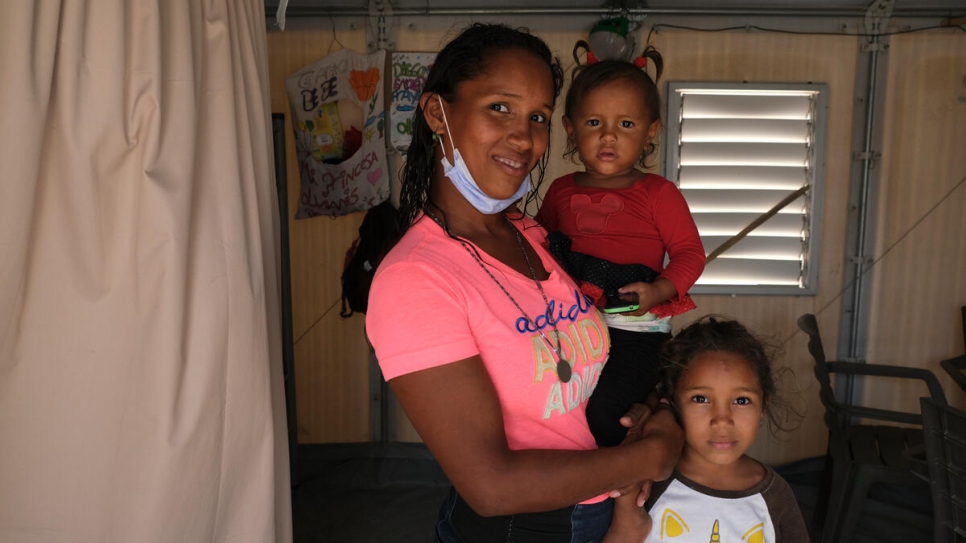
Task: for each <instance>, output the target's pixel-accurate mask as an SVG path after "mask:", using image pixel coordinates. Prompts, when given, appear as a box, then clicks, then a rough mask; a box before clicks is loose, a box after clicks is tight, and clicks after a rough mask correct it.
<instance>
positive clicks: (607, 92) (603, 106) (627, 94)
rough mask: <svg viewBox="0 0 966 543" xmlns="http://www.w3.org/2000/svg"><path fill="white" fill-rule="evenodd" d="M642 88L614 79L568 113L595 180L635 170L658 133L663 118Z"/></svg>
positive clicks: (567, 126) (569, 124) (569, 131)
mask: <svg viewBox="0 0 966 543" xmlns="http://www.w3.org/2000/svg"><path fill="white" fill-rule="evenodd" d="M642 92H643V91H642V90H641V89H639V88H637V87H636V86H635V85H634V84H633V83H631V82H630V81H627V80H623V79H619V80H616V81H611V82H610V83H607V84H604V85H601V86H599V87H597V88H596V89H594V90H592V91H590V92H588V93H587V94H585V95H584V99H583V101H582V102H581V103H580V104H579V105H578V106H577V108H576V110H575V111H574V112H573V115H572V116H571V117H564V119H563V124H564V129H565V130H566V131H567V135H568V136H569V137H570V138H571V140H572V141H573V142H574V145H575V146H576V147H577V153H578V154H579V155H580V160H581V162H583V163H584V170H585V171H586V173H587V175H588V176H589V177H590V180H591V181H593V180H608V179H611V178H620V177H622V176H628V175H632V174H634V172H635V168H636V167H637V164H638V162H639V161H640V159H641V154H642V153H643V152H644V150H645V148H647V145H648V144H649V143H651V140H653V139H654V136H655V135H656V134H657V131H658V129H659V128H660V126H661V121H660V120H659V119H658V120H654V119H651V118H650V115H648V113H647V110H646V108H645V104H644V97H643V96H641V93H642ZM635 177H636V176H635Z"/></svg>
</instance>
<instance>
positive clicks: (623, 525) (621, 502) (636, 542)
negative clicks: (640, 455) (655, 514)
mask: <svg viewBox="0 0 966 543" xmlns="http://www.w3.org/2000/svg"><path fill="white" fill-rule="evenodd" d="M636 488H637V487H636V486H635V487H631V488H630V489H629V490H631V491H633V490H634V489H636ZM650 490H651V482H650V481H645V482H644V484H643V485H642V486H641V494H644V499H645V500H646V499H647V494H649V493H650ZM612 497H614V496H612ZM614 498H615V499H614V516H613V518H612V520H611V523H610V528H609V529H608V530H607V534H606V535H605V536H604V539H603V543H625V542H627V543H631V542H633V543H641V542H643V541H644V540H645V539H647V537H648V535H650V533H651V525H652V524H653V523H652V521H651V515H649V514H648V513H647V511H645V510H644V509H642V507H641V506H642V505H643V504H644V501H642V500H640V499H637V500H635V499H634V494H633V492H628V493H625V494H624V495H622V496H619V497H614Z"/></svg>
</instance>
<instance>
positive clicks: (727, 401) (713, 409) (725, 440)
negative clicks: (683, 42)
mask: <svg viewBox="0 0 966 543" xmlns="http://www.w3.org/2000/svg"><path fill="white" fill-rule="evenodd" d="M675 396H676V398H677V403H678V410H679V412H680V414H681V424H682V426H684V435H685V447H684V454H685V455H686V456H689V457H690V460H693V461H694V462H696V463H698V464H703V465H711V464H713V465H718V466H722V465H726V464H731V463H733V462H736V461H737V460H738V459H740V458H741V456H742V455H743V454H744V453H745V451H746V450H748V447H750V446H751V444H752V443H753V442H754V441H755V437H756V436H757V435H758V428H759V425H760V423H761V420H762V409H763V405H762V391H761V385H760V384H759V382H758V377H757V375H756V373H755V369H754V367H753V366H752V363H751V362H750V361H748V360H747V359H746V358H745V357H743V356H740V355H737V354H735V353H732V352H718V351H706V352H703V353H701V354H699V355H698V356H696V357H694V358H693V359H692V360H691V362H690V363H689V364H688V367H687V369H685V370H684V372H683V373H682V374H681V377H680V378H679V379H678V384H677V390H676V391H675Z"/></svg>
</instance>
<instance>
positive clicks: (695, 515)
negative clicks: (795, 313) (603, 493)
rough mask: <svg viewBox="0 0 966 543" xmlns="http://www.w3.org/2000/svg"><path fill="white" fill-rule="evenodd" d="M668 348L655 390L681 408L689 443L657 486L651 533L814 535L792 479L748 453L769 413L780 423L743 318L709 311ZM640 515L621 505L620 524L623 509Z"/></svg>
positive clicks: (726, 537) (804, 539) (772, 538)
mask: <svg viewBox="0 0 966 543" xmlns="http://www.w3.org/2000/svg"><path fill="white" fill-rule="evenodd" d="M661 354H662V360H661V366H660V370H659V382H658V393H659V394H660V395H661V396H662V397H664V398H667V399H668V400H670V402H671V405H672V408H673V409H674V411H675V412H676V414H677V415H678V418H679V420H680V422H681V425H682V426H683V427H684V435H685V444H684V452H683V453H682V455H681V460H680V461H679V462H678V464H677V466H676V467H675V472H674V475H673V476H672V477H671V478H670V479H669V480H667V481H662V482H659V483H654V486H653V488H652V489H651V495H650V497H649V498H648V501H647V504H646V507H647V509H648V510H649V511H650V516H651V519H652V520H653V525H652V528H651V532H650V536H649V537H648V538H647V542H648V543H656V542H660V541H674V542H681V543H687V542H701V543H707V542H708V541H714V542H717V541H721V542H727V541H735V542H748V543H753V542H758V543H765V542H777V541H780V542H782V543H799V542H801V543H808V541H809V538H808V530H807V528H806V526H805V520H804V519H803V518H802V513H801V510H800V509H799V506H798V502H797V501H796V500H795V496H794V494H793V493H792V490H791V487H789V486H788V483H787V482H785V480H784V479H782V478H781V476H779V475H778V474H776V473H775V471H774V470H773V469H772V468H770V467H768V466H766V465H764V464H762V463H760V462H758V461H757V460H755V459H753V458H751V457H749V456H748V455H746V454H745V451H746V450H748V447H750V446H751V444H752V443H753V442H754V441H755V437H756V436H757V435H758V428H759V426H760V425H761V424H762V422H763V421H764V419H765V417H766V416H767V417H768V420H769V422H770V423H771V424H772V425H773V427H775V428H780V427H781V422H780V420H779V417H777V416H776V412H777V409H776V408H777V407H779V406H780V405H781V404H780V401H779V399H778V398H777V397H776V395H775V380H774V377H773V376H772V372H771V362H770V360H769V357H768V355H767V354H766V352H765V348H764V347H763V346H762V344H761V342H760V341H759V340H758V339H756V338H755V337H754V336H753V335H752V334H751V333H750V332H749V331H748V330H747V329H746V328H745V327H744V326H742V325H741V324H739V323H738V322H735V321H733V320H727V319H723V318H714V317H704V318H702V319H700V320H698V321H697V322H695V323H694V324H692V325H690V326H688V327H687V328H685V329H684V330H682V331H681V332H680V333H679V334H678V335H677V336H675V337H674V339H672V340H671V341H669V342H668V343H666V344H665V345H664V348H663V350H662V353H661ZM789 413H791V411H789ZM638 514H639V513H638V511H636V510H634V509H633V507H621V506H620V505H618V507H617V509H616V510H615V528H616V527H617V526H622V525H623V524H622V523H620V522H617V519H618V517H622V516H623V517H625V518H626V517H629V518H631V519H632V520H637V515H638ZM638 541H639V539H638Z"/></svg>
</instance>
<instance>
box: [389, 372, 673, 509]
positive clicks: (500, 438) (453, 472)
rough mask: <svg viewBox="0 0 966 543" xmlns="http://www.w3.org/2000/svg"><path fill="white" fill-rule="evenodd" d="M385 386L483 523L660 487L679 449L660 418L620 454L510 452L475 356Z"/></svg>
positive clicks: (635, 432) (669, 424)
mask: <svg viewBox="0 0 966 543" xmlns="http://www.w3.org/2000/svg"><path fill="white" fill-rule="evenodd" d="M389 384H390V386H391V387H392V389H393V392H394V393H395V394H396V396H397V398H398V399H399V402H400V404H401V405H402V407H403V409H404V410H405V411H406V414H407V415H408V416H409V419H410V420H411V421H412V423H413V426H414V427H415V428H416V431H417V432H418V433H419V435H420V436H421V437H422V439H423V441H424V442H425V443H426V446H427V447H428V448H429V450H430V451H431V452H432V453H433V455H434V456H435V457H436V459H437V461H438V462H439V463H440V466H441V467H442V469H443V471H444V472H445V473H446V475H447V476H448V477H449V479H450V482H452V484H453V486H455V487H456V489H457V491H459V493H460V495H461V496H462V497H463V498H464V499H465V500H466V501H467V503H469V505H470V506H471V507H472V508H473V509H474V510H475V511H476V512H477V513H479V514H480V515H483V516H493V515H505V514H516V513H525V512H535V511H547V510H551V509H556V508H560V507H565V506H569V505H573V504H575V503H578V502H580V501H583V500H586V499H589V498H592V497H594V496H597V495H600V494H603V493H607V492H610V491H612V490H616V489H620V488H624V487H627V486H629V485H635V484H636V485H640V484H642V483H643V482H644V481H646V480H660V479H664V478H666V477H667V476H668V475H670V473H671V470H672V468H673V466H674V463H675V462H676V461H677V458H678V456H679V455H680V452H681V447H682V445H683V433H682V431H681V429H680V427H679V426H678V425H677V423H676V422H675V421H674V418H673V416H672V415H671V414H670V412H665V410H660V411H658V412H657V413H655V414H654V415H653V416H651V417H649V418H648V419H647V420H646V422H644V423H643V424H641V425H639V426H637V427H635V428H632V429H631V430H630V432H629V433H630V434H631V437H630V439H629V440H628V442H626V443H625V444H623V445H621V446H618V447H611V448H606V449H600V450H591V451H568V450H519V451H513V450H510V448H509V446H508V445H507V438H506V433H505V432H504V427H503V416H502V412H501V409H500V404H499V401H498V399H497V395H496V391H495V389H494V387H493V385H492V384H491V381H490V377H489V375H488V374H487V372H486V370H485V368H484V366H483V363H482V361H481V360H480V358H479V357H478V356H474V357H471V358H467V359H464V360H460V361H457V362H453V363H450V364H445V365H442V366H437V367H433V368H429V369H425V370H420V371H417V372H413V373H408V374H405V375H401V376H399V377H395V378H393V379H391V380H390V381H389ZM638 436H639V437H638Z"/></svg>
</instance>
